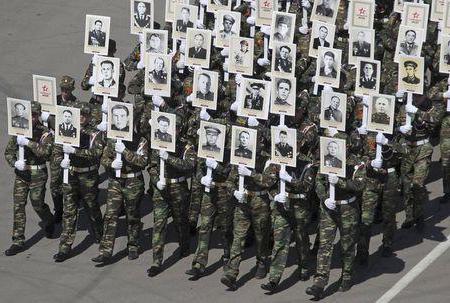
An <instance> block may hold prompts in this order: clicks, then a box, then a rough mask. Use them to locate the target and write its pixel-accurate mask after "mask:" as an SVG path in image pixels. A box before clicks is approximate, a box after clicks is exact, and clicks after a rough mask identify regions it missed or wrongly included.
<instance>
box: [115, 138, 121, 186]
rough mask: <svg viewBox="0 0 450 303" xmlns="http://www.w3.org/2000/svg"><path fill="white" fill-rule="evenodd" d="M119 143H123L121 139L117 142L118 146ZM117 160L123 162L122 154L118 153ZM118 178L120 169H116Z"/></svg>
mask: <svg viewBox="0 0 450 303" xmlns="http://www.w3.org/2000/svg"><path fill="white" fill-rule="evenodd" d="M117 143H122V140H121V139H117V140H116V144H117ZM116 160H119V161H121V160H122V154H121V153H116ZM116 178H120V169H116Z"/></svg>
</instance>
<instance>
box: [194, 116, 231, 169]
mask: <svg viewBox="0 0 450 303" xmlns="http://www.w3.org/2000/svg"><path fill="white" fill-rule="evenodd" d="M225 135H226V126H225V125H222V124H217V123H213V122H208V121H204V120H202V121H201V122H200V128H199V148H198V152H197V153H198V157H200V158H210V159H214V160H216V161H220V162H222V160H223V154H224V146H225Z"/></svg>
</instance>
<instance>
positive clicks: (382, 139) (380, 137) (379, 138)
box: [376, 133, 389, 145]
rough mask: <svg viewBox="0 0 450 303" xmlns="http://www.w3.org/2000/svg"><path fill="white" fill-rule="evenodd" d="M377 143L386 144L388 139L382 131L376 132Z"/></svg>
mask: <svg viewBox="0 0 450 303" xmlns="http://www.w3.org/2000/svg"><path fill="white" fill-rule="evenodd" d="M376 141H377V144H381V145H386V144H388V142H389V141H388V139H387V138H386V137H385V136H384V135H383V133H378V134H377V138H376Z"/></svg>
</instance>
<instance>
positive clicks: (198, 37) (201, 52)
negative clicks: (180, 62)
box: [188, 33, 206, 59]
mask: <svg viewBox="0 0 450 303" xmlns="http://www.w3.org/2000/svg"><path fill="white" fill-rule="evenodd" d="M204 43H205V37H204V36H203V34H201V33H198V34H195V36H194V46H193V47H190V48H189V52H188V56H189V58H195V59H206V48H204V47H203V46H204Z"/></svg>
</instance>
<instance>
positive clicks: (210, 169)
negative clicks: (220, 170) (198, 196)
mask: <svg viewBox="0 0 450 303" xmlns="http://www.w3.org/2000/svg"><path fill="white" fill-rule="evenodd" d="M206 176H207V177H208V178H212V168H211V167H208V168H207V169H206ZM210 190H211V189H210V188H209V187H206V186H205V192H206V193H209V192H210Z"/></svg>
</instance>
